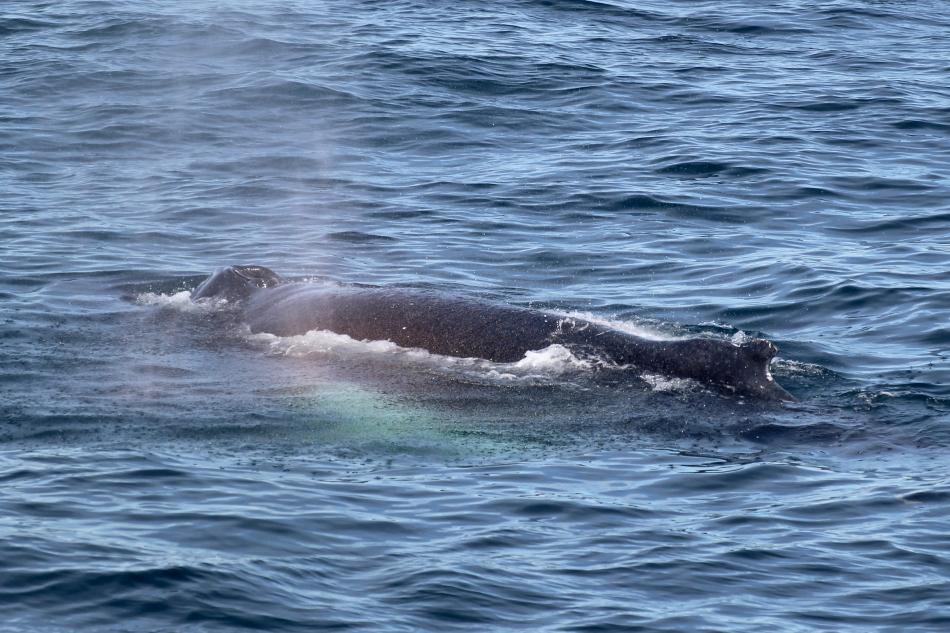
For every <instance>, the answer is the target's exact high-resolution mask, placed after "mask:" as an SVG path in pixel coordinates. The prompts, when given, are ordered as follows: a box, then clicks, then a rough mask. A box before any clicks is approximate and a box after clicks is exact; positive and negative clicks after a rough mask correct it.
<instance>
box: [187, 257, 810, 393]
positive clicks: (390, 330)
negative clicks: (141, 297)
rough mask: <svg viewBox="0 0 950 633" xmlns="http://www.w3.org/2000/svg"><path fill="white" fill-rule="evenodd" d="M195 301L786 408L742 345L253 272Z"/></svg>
mask: <svg viewBox="0 0 950 633" xmlns="http://www.w3.org/2000/svg"><path fill="white" fill-rule="evenodd" d="M205 297H223V298H226V299H228V300H229V301H230V302H233V303H236V304H237V305H238V306H240V309H241V310H242V311H243V320H244V321H245V322H246V323H247V325H248V326H249V327H250V329H251V331H252V332H254V333H259V332H266V333H270V334H275V335H277V336H293V335H298V334H303V333H305V332H308V331H310V330H328V331H330V332H335V333H337V334H345V335H347V336H349V337H352V338H354V339H357V340H388V341H392V342H393V343H396V344H397V345H400V346H402V347H416V348H422V349H425V350H427V351H429V352H432V353H434V354H443V355H446V356H456V357H461V358H484V359H487V360H491V361H495V362H515V361H518V360H521V359H522V358H524V356H525V353H526V352H529V351H532V350H539V349H543V348H545V347H548V346H549V345H552V344H555V343H557V344H561V345H564V346H566V347H568V348H570V349H572V350H575V351H578V352H581V353H590V354H594V355H598V356H602V357H606V358H607V359H608V360H609V361H611V362H613V363H616V364H618V365H629V366H632V367H633V368H636V369H639V370H643V371H649V372H654V373H658V374H662V375H664V376H670V377H678V378H690V379H693V380H696V381H698V382H700V383H702V384H705V385H708V386H710V387H714V388H716V389H717V390H720V391H725V392H731V393H735V394H738V395H742V396H751V397H756V398H762V399H767V400H793V399H794V398H792V396H791V395H790V394H789V393H788V392H787V391H785V390H784V389H782V387H780V386H779V385H778V384H777V383H776V382H775V381H774V380H773V379H772V376H771V374H770V373H769V370H768V366H769V363H770V362H771V360H772V358H773V357H774V356H775V355H776V353H778V349H777V348H776V347H775V345H774V344H772V343H771V342H769V341H766V340H764V339H753V340H751V341H748V342H746V343H743V344H742V345H735V344H733V343H731V342H730V341H726V340H722V339H712V338H692V339H672V340H654V339H646V338H641V337H638V336H635V335H632V334H629V333H626V332H621V331H619V330H615V329H612V328H610V327H606V326H603V325H599V324H596V323H592V322H590V321H585V320H583V319H576V318H569V317H564V316H560V315H556V314H552V313H550V312H544V311H541V310H533V309H528V308H519V307H513V306H506V305H498V304H493V303H486V302H482V301H475V300H472V299H465V298H462V297H455V296H451V295H445V294H441V293H437V292H430V291H425V290H412V289H405V288H366V287H355V286H354V287H322V286H315V285H313V284H305V283H285V282H283V280H281V278H280V277H279V276H278V275H277V274H276V273H274V272H273V271H271V270H269V269H267V268H264V267H263V266H229V267H227V268H221V269H219V270H217V271H215V272H214V273H213V274H212V275H211V276H210V277H209V278H208V279H207V280H206V281H205V282H204V283H202V284H201V285H200V286H198V288H196V289H195V291H194V292H193V293H192V298H193V299H201V298H205Z"/></svg>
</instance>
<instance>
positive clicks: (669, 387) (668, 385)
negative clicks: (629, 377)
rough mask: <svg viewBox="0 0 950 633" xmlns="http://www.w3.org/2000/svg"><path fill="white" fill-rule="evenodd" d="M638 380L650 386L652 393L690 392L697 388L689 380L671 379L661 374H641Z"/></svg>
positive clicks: (694, 383)
mask: <svg viewBox="0 0 950 633" xmlns="http://www.w3.org/2000/svg"><path fill="white" fill-rule="evenodd" d="M640 378H642V379H643V381H644V382H646V383H647V384H648V385H650V388H651V389H653V391H664V392H667V391H690V390H692V389H695V388H696V387H697V386H699V385H698V383H696V382H695V381H692V380H690V379H689V378H671V377H669V376H663V375H661V374H650V373H642V374H640Z"/></svg>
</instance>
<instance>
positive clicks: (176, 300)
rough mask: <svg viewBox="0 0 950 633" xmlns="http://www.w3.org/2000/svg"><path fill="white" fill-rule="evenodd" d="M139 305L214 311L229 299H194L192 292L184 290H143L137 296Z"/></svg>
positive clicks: (187, 310) (136, 299) (191, 310)
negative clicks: (163, 292)
mask: <svg viewBox="0 0 950 633" xmlns="http://www.w3.org/2000/svg"><path fill="white" fill-rule="evenodd" d="M135 302H136V303H137V304H139V305H151V306H159V307H161V308H170V309H172V310H178V311H179V312H200V313H203V312H213V311H215V310H218V309H220V308H222V307H224V306H225V305H227V303H228V300H227V299H223V298H207V299H198V300H197V301H193V300H192V298H191V292H189V291H187V290H182V291H181V292H175V293H171V294H160V293H156V292H143V293H142V294H140V295H138V296H137V297H136V298H135Z"/></svg>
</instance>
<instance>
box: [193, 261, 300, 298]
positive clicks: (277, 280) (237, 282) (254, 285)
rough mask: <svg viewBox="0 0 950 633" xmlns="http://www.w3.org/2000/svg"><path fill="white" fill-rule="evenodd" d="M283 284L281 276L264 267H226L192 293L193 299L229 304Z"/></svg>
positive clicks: (212, 274)
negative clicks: (263, 289) (261, 290)
mask: <svg viewBox="0 0 950 633" xmlns="http://www.w3.org/2000/svg"><path fill="white" fill-rule="evenodd" d="M281 283H283V279H281V277H280V275H278V274H277V273H275V272H274V271H273V270H271V269H270V268H265V267H264V266H225V267H224V268H219V269H217V270H216V271H214V272H213V273H211V276H209V277H208V278H207V279H205V280H204V281H203V282H202V283H201V284H200V285H199V286H198V287H197V288H195V289H194V291H192V293H191V298H192V299H207V298H211V297H214V298H216V299H226V300H227V301H229V302H235V301H242V300H244V299H247V298H248V297H249V296H250V295H251V293H253V292H254V291H255V290H258V289H260V288H272V287H273V286H277V285H279V284H281Z"/></svg>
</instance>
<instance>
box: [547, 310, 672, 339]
mask: <svg viewBox="0 0 950 633" xmlns="http://www.w3.org/2000/svg"><path fill="white" fill-rule="evenodd" d="M552 314H556V315H558V316H561V317H564V318H565V319H568V320H573V319H577V320H581V321H588V322H590V323H594V324H596V325H601V326H603V327H607V328H610V329H613V330H619V331H620V332H625V333H627V334H632V335H633V336H639V337H640V338H645V339H649V340H651V341H672V340H675V339H676V338H678V337H675V336H672V335H671V334H669V333H668V332H662V331H660V330H658V329H656V328H653V327H649V326H646V325H644V324H642V323H635V322H632V321H622V320H620V319H608V318H605V317H602V316H598V315H596V314H593V313H591V312H561V311H558V310H554V311H552Z"/></svg>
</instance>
